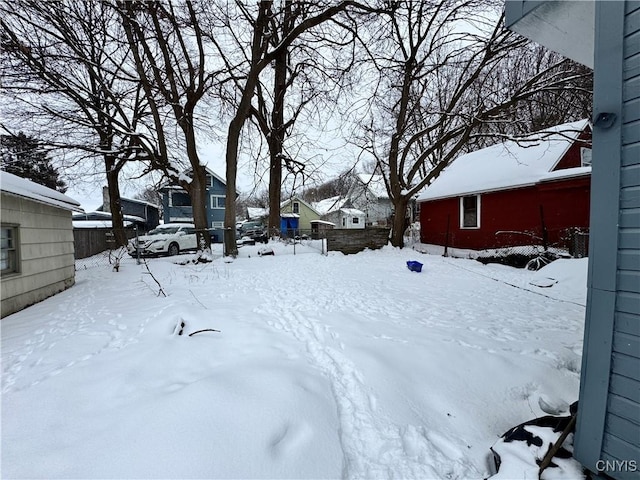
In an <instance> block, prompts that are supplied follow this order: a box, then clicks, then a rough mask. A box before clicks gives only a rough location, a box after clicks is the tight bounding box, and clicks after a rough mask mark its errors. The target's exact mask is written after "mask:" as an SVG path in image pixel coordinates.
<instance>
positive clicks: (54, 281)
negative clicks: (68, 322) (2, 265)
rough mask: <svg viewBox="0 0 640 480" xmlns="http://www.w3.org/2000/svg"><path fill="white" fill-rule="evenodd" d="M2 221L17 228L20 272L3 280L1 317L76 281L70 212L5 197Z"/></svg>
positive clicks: (10, 196) (8, 196)
mask: <svg viewBox="0 0 640 480" xmlns="http://www.w3.org/2000/svg"><path fill="white" fill-rule="evenodd" d="M2 222H3V223H5V224H12V225H17V226H18V241H19V251H18V258H19V272H18V273H14V274H8V275H5V276H3V277H2V313H1V314H2V316H3V317H4V316H6V315H9V314H11V313H13V312H15V311H18V310H21V309H22V308H24V307H26V306H29V305H31V304H33V303H36V302H39V301H40V300H43V299H45V298H47V297H49V296H51V295H53V294H55V293H58V292H60V291H62V290H64V289H65V288H68V287H69V286H71V285H73V283H74V281H75V268H74V253H73V252H74V249H73V229H72V223H71V212H70V211H68V210H64V209H61V208H57V207H52V206H48V205H43V204H40V203H36V202H34V201H32V200H29V199H27V198H22V197H17V196H15V195H7V194H4V193H3V194H2Z"/></svg>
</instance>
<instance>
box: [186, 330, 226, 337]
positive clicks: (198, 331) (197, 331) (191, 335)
mask: <svg viewBox="0 0 640 480" xmlns="http://www.w3.org/2000/svg"><path fill="white" fill-rule="evenodd" d="M202 332H218V333H219V332H220V330H216V329H215V328H203V329H202V330H196V331H195V332H191V333H190V334H189V336H190V337H193V336H194V335H195V334H196V333H202Z"/></svg>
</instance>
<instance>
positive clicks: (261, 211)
mask: <svg viewBox="0 0 640 480" xmlns="http://www.w3.org/2000/svg"><path fill="white" fill-rule="evenodd" d="M247 215H248V216H249V219H250V220H253V219H256V218H264V217H266V216H268V215H269V209H268V208H259V207H247Z"/></svg>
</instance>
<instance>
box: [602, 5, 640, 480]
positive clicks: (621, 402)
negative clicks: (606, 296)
mask: <svg viewBox="0 0 640 480" xmlns="http://www.w3.org/2000/svg"><path fill="white" fill-rule="evenodd" d="M624 22H625V28H624V40H623V42H624V46H623V52H624V53H623V62H624V63H623V74H622V102H623V105H622V126H621V147H622V148H621V159H620V160H621V162H620V164H621V167H620V214H619V223H618V225H619V242H618V256H617V258H618V268H617V272H616V279H617V282H616V283H617V288H616V304H615V317H614V327H613V347H612V362H611V379H610V382H609V398H608V402H607V406H608V408H607V414H606V420H605V429H604V438H603V444H602V452H603V455H602V457H603V458H605V459H616V460H635V461H636V462H640V155H638V149H639V146H640V2H627V5H626V8H625V21H624ZM637 475H638V472H624V471H623V472H617V476H616V478H620V479H625V478H632V477H634V478H637Z"/></svg>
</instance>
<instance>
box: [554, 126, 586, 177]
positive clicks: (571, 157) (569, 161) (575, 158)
mask: <svg viewBox="0 0 640 480" xmlns="http://www.w3.org/2000/svg"><path fill="white" fill-rule="evenodd" d="M580 140H583V141H584V142H581V141H580ZM582 147H588V148H591V130H590V129H587V131H585V132H583V133H581V134H580V136H579V137H578V141H576V142H575V143H574V144H573V145H571V146H570V147H569V149H568V150H567V153H565V154H564V156H563V157H562V159H561V160H560V161H559V162H558V164H557V165H556V167H555V168H554V169H553V171H554V172H555V171H557V170H564V169H566V168H576V167H582V154H581V152H580V149H581V148H582Z"/></svg>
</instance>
